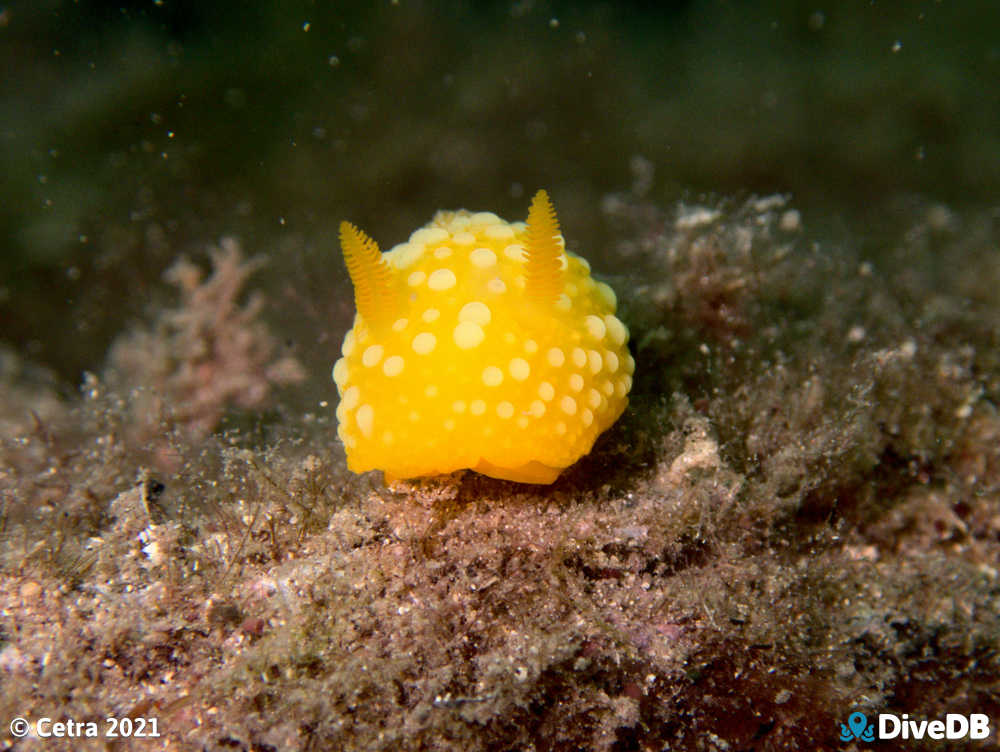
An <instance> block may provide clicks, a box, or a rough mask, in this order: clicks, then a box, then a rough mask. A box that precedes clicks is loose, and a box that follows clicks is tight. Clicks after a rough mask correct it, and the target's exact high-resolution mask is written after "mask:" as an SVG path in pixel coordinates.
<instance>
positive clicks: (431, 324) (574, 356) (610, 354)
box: [333, 191, 635, 483]
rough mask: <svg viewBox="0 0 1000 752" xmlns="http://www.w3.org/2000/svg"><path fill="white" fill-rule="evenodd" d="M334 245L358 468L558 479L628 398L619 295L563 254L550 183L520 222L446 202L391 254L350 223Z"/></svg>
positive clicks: (629, 366)
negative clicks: (346, 321)
mask: <svg viewBox="0 0 1000 752" xmlns="http://www.w3.org/2000/svg"><path fill="white" fill-rule="evenodd" d="M340 243H341V247H342V249H343V252H344V260H345V261H346V262H347V270H348V272H349V273H350V276H351V281H352V282H353V283H354V300H355V303H356V305H357V315H356V316H355V319H354V328H353V329H351V330H350V331H349V332H348V333H347V336H346V337H345V338H344V344H343V347H342V348H341V351H342V353H343V357H342V358H340V359H339V360H338V361H337V363H336V364H335V365H334V367H333V380H334V381H335V382H336V383H337V389H338V391H339V392H340V405H339V406H338V407H337V420H338V422H339V427H338V429H337V432H338V434H339V436H340V438H341V439H342V440H343V442H344V446H345V447H346V449H347V466H348V467H349V468H350V469H351V470H353V471H354V472H358V473H360V472H365V471H367V470H376V469H377V470H383V471H384V472H385V475H386V479H387V480H392V479H393V478H414V477H419V476H425V475H442V474H446V473H450V472H453V471H455V470H460V469H463V468H471V469H472V470H475V471H476V472H479V473H482V474H484V475H489V476H492V477H494V478H504V479H506V480H514V481H519V482H522V483H551V482H552V481H554V480H555V479H556V478H557V477H558V475H559V473H560V472H561V471H562V470H564V469H565V468H567V467H569V466H570V465H572V464H573V463H574V462H576V460H578V459H579V458H580V457H582V456H583V455H584V454H586V453H587V452H589V451H590V449H591V447H592V446H593V445H594V441H595V440H596V439H597V437H598V435H599V434H600V433H601V432H602V431H604V430H605V429H607V428H608V427H609V426H610V425H611V424H612V423H614V422H615V421H616V420H617V419H618V417H619V416H620V415H621V414H622V411H623V410H624V409H625V406H626V405H627V404H628V393H629V390H630V389H631V387H632V372H633V370H634V369H635V361H634V360H633V359H632V356H631V355H630V354H629V351H628V348H627V347H626V343H627V342H628V329H626V328H625V325H624V324H623V323H622V322H621V321H620V320H619V319H618V318H617V317H616V316H615V310H616V298H615V293H614V291H613V290H612V289H611V288H610V287H609V286H608V285H606V284H604V283H603V282H597V281H595V280H594V279H592V278H591V276H590V265H589V264H588V263H587V262H586V260H584V259H582V258H580V257H579V256H576V255H574V254H572V253H570V252H568V251H566V250H565V241H564V240H563V236H562V233H561V232H560V231H559V221H558V219H556V213H555V209H554V208H553V207H552V202H551V201H550V200H549V197H548V194H547V193H546V192H545V191H539V192H538V193H537V194H536V195H535V197H534V199H533V200H532V202H531V209H530V210H529V212H528V219H527V222H513V223H508V222H505V221H504V220H502V219H500V218H499V217H497V216H496V215H495V214H492V213H489V212H478V213H471V212H468V211H465V210H461V211H441V212H438V213H437V214H436V215H435V216H434V219H433V220H432V221H431V222H430V224H428V225H427V226H426V227H422V228H421V229H419V230H417V231H416V232H414V233H413V234H412V235H411V236H410V239H409V241H408V242H406V243H402V244H400V245H397V246H396V247H395V248H393V249H392V250H390V251H388V252H387V253H380V252H379V248H378V245H377V244H376V243H375V241H373V240H372V239H371V238H369V237H368V236H367V235H365V234H364V233H363V232H362V231H361V230H359V229H358V228H357V227H355V226H354V225H352V224H350V223H349V222H343V223H341V225H340Z"/></svg>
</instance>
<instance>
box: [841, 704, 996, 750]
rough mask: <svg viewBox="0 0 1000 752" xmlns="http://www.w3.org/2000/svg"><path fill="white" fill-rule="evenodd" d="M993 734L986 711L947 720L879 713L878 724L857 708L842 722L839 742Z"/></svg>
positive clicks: (949, 737)
mask: <svg viewBox="0 0 1000 752" xmlns="http://www.w3.org/2000/svg"><path fill="white" fill-rule="evenodd" d="M989 735H990V718H989V716H988V715H986V714H985V713H970V714H968V715H964V714H962V713H948V714H947V715H946V716H945V717H944V720H941V719H935V720H932V721H928V720H927V719H926V718H922V719H919V720H914V719H912V718H910V716H909V715H907V714H906V713H903V714H902V715H895V714H894V713H879V714H878V718H877V719H876V720H875V723H869V721H868V716H866V715H865V714H864V713H859V712H857V711H855V712H854V713H851V714H850V715H849V716H847V723H842V724H840V741H842V742H850V741H855V740H857V741H861V742H873V741H876V740H890V739H899V740H903V739H906V740H910V739H912V740H921V739H935V740H937V739H970V740H977V739H985V738H986V737H988V736H989Z"/></svg>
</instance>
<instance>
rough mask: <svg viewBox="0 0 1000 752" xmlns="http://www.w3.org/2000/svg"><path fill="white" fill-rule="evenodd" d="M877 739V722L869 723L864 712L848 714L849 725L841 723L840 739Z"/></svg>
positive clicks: (871, 740)
mask: <svg viewBox="0 0 1000 752" xmlns="http://www.w3.org/2000/svg"><path fill="white" fill-rule="evenodd" d="M852 739H857V740H858V741H865V742H873V741H875V724H874V723H868V719H867V718H866V717H865V714H864V713H858V712H854V713H851V714H850V715H849V716H847V725H846V726H845V725H844V724H843V723H842V724H840V741H842V742H849V741H851V740H852Z"/></svg>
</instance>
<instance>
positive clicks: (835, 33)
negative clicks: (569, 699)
mask: <svg viewBox="0 0 1000 752" xmlns="http://www.w3.org/2000/svg"><path fill="white" fill-rule="evenodd" d="M0 70H2V76H0V170H2V175H3V179H2V181H0V322H2V326H0V328H2V331H0V340H2V342H3V343H4V344H6V345H8V346H10V347H11V348H13V349H14V350H16V351H18V352H20V353H21V354H23V355H25V356H26V357H28V358H29V359H31V360H34V361H36V362H38V363H41V364H42V365H45V366H48V367H50V368H52V369H54V370H55V371H56V372H57V374H58V375H59V376H60V377H61V378H62V379H63V380H64V382H65V383H66V384H67V385H73V384H76V383H78V382H79V378H80V373H81V371H82V370H83V369H86V368H96V367H99V365H100V363H101V361H102V359H103V357H104V353H105V350H106V348H107V346H108V343H109V342H110V341H111V339H112V338H113V337H114V336H115V335H116V334H118V333H119V332H120V331H122V329H123V328H124V327H125V326H126V325H127V324H128V323H129V322H130V321H132V320H135V319H136V318H138V317H140V316H142V315H143V314H145V313H147V312H148V310H149V308H150V306H151V305H153V304H155V303H158V302H161V301H167V300H169V299H170V290H169V288H168V287H167V286H165V285H164V283H163V282H162V280H161V275H162V272H163V270H164V268H166V267H167V266H168V265H169V264H170V263H171V261H172V260H173V259H174V258H175V257H176V256H177V255H178V254H180V253H188V254H190V255H191V256H192V257H193V258H195V259H196V260H201V261H203V260H204V250H205V248H206V246H207V245H208V244H209V243H213V242H216V241H217V240H218V239H219V238H220V237H221V236H223V235H235V236H236V237H238V238H239V239H240V240H241V242H242V244H243V246H244V248H245V249H246V250H247V252H248V253H249V254H255V253H266V254H267V255H268V256H269V257H270V263H269V265H268V267H267V269H266V271H264V272H261V273H259V274H258V276H257V277H256V278H255V282H256V284H257V285H258V286H260V287H263V288H264V289H266V290H267V291H268V292H269V293H270V295H271V299H272V303H273V304H272V307H271V309H270V311H269V316H270V317H271V319H272V321H275V322H280V323H279V327H280V328H279V331H281V332H282V334H283V336H285V337H286V338H287V339H288V340H289V342H290V343H291V344H292V345H294V346H295V347H298V348H300V349H303V348H304V349H310V348H314V347H315V346H317V345H323V344H324V343H326V342H329V341H331V340H334V341H335V340H336V338H337V337H338V336H339V334H340V333H342V331H343V329H344V327H345V326H346V322H347V320H348V317H349V315H350V299H349V292H348V288H347V286H346V276H345V274H344V271H343V266H342V262H341V260H340V256H339V252H338V250H337V248H336V243H335V233H336V227H337V223H338V222H339V221H340V220H341V219H342V218H350V219H352V220H354V221H356V222H358V223H359V224H361V225H362V226H363V227H365V228H366V229H367V230H369V232H370V233H371V234H372V235H374V236H375V237H376V238H377V239H378V240H379V242H380V243H381V244H382V246H383V248H388V247H390V246H391V245H393V244H395V243H396V242H399V241H401V240H403V239H404V238H405V237H406V236H407V235H408V234H409V232H410V231H411V230H412V229H414V228H415V227H417V226H419V225H421V224H423V223H424V222H426V221H427V220H428V219H429V218H430V216H431V215H432V214H433V212H434V211H435V210H437V209H439V208H457V207H467V208H470V209H489V210H493V211H495V212H497V213H498V214H500V215H501V216H505V217H509V218H517V217H520V216H522V215H523V214H524V213H525V211H526V206H527V202H528V198H529V197H530V195H531V193H532V192H533V191H534V190H535V189H536V188H538V187H542V186H544V187H547V188H548V189H549V190H550V192H551V193H552V195H553V197H554V199H555V201H556V204H557V207H558V208H559V211H560V215H561V217H562V220H563V225H564V228H565V229H566V234H567V236H568V237H569V238H570V242H571V247H575V248H576V249H577V250H579V251H581V252H583V253H584V254H585V255H587V256H588V257H590V258H591V259H592V260H593V261H594V263H595V267H596V268H597V269H598V270H600V271H603V272H605V273H610V274H626V273H627V271H628V270H627V269H622V268H620V265H621V263H622V262H621V261H620V260H617V261H616V258H615V256H614V254H613V253H612V252H611V250H610V249H611V247H612V244H611V242H610V241H611V240H612V237H611V233H612V229H611V228H610V227H609V226H608V225H607V223H606V221H605V220H604V219H602V215H601V213H600V211H599V207H600V203H601V199H602V197H603V196H605V195H606V194H607V193H608V192H611V191H622V190H628V189H629V187H630V185H632V183H633V178H634V174H633V172H632V170H631V169H630V164H634V163H635V161H636V157H641V158H642V160H645V161H644V162H643V164H649V165H651V166H652V167H654V168H655V180H654V182H653V184H652V187H651V189H650V190H649V193H648V198H649V200H651V201H655V202H656V203H658V204H661V205H664V206H669V205H670V204H672V203H674V202H676V201H677V200H681V199H683V200H687V201H699V200H707V201H714V200H717V199H718V198H719V197H725V196H730V195H737V196H738V195H746V194H748V193H772V192H781V193H789V194H791V195H792V202H793V205H795V206H797V207H798V208H799V209H801V210H802V213H803V217H804V220H805V227H806V231H807V232H808V233H810V234H811V235H812V236H813V237H815V238H817V239H818V240H820V241H824V242H829V243H830V245H831V247H833V248H835V247H836V246H837V244H848V245H853V246H855V247H856V248H862V249H864V252H865V253H866V255H868V256H871V257H873V258H877V257H878V254H879V252H880V249H881V247H882V246H883V244H884V243H885V242H886V239H887V238H890V237H892V235H893V233H894V232H898V228H899V227H901V226H905V225H906V223H907V222H909V221H911V220H912V218H911V217H908V216H907V207H908V206H910V205H917V204H919V203H921V202H923V205H926V201H928V200H929V201H932V202H941V203H943V204H945V205H947V206H948V207H950V208H951V209H953V210H957V211H962V210H966V209H969V210H973V209H975V210H979V209H982V208H984V207H989V206H992V205H997V204H998V200H997V199H998V195H1000V194H998V187H1000V85H998V84H997V82H998V81H1000V4H997V3H987V2H934V1H927V2H895V3H888V2H836V3H828V4H826V5H824V4H822V3H802V2H794V1H791V0H788V1H785V2H780V1H778V2H770V3H766V2H748V3H740V2H722V1H721V0H703V1H701V2H684V3H654V2H645V3H642V2H621V3H610V2H606V3H549V2H541V1H539V2H532V1H531V0H519V1H517V2H508V3H468V2H467V3H432V2H412V1H411V0H399V2H398V3H392V2H387V1H383V0H379V1H378V2H360V3H359V2H354V3H340V2H335V3H324V2H302V1H301V0H300V1H296V2H277V1H275V2H250V3H244V2H215V3H201V2H196V1H195V0H185V1H184V2H175V1H174V0H162V1H160V0H155V1H154V0H146V1H139V0H135V1H134V2H125V3H114V4H112V3H102V2H96V1H95V0H90V1H84V0H81V2H71V1H70V0H59V1H56V0H40V1H38V2H31V3H28V2H25V3H14V4H10V5H6V6H0ZM329 347H331V348H332V345H330V346H329ZM332 351H333V349H331V352H332Z"/></svg>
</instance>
